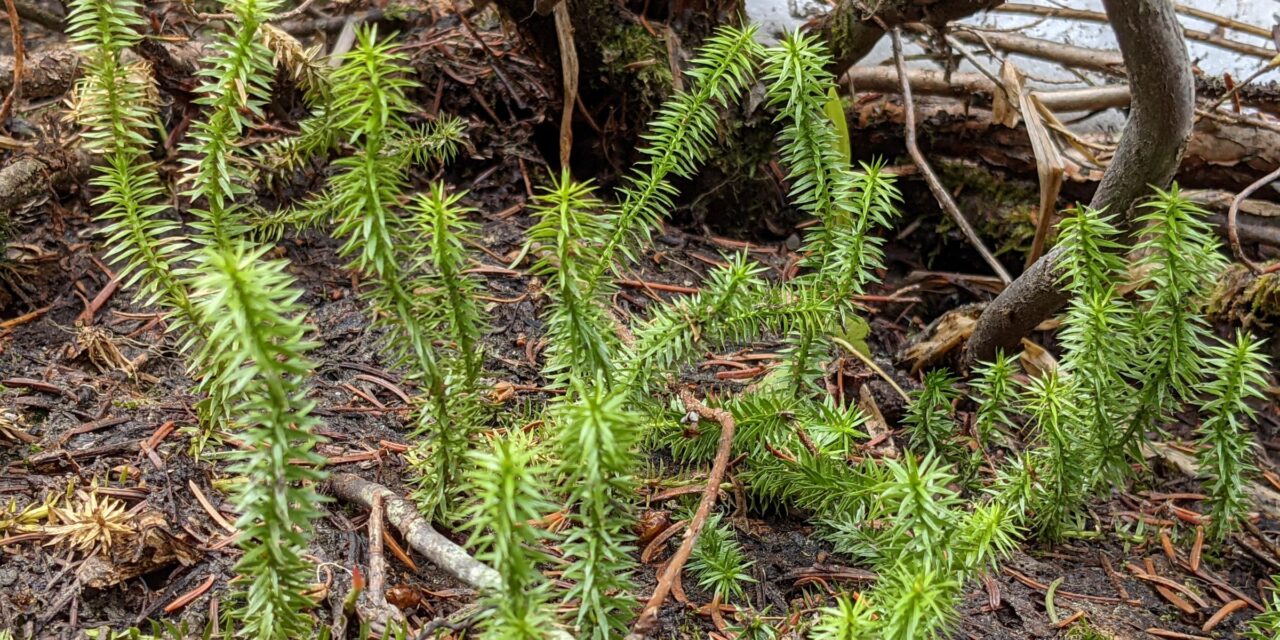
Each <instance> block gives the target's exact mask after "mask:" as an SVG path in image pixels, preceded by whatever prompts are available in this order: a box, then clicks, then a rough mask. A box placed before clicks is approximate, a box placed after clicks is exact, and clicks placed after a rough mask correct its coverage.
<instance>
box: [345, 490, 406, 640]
mask: <svg viewBox="0 0 1280 640" xmlns="http://www.w3.org/2000/svg"><path fill="white" fill-rule="evenodd" d="M384 498H385V496H383V495H382V494H381V493H375V494H373V501H372V503H371V504H370V505H369V581H368V583H367V584H366V586H365V589H364V591H363V592H362V593H361V594H360V596H359V599H358V600H357V601H356V612H357V613H359V614H360V618H361V619H362V620H364V621H365V622H367V623H369V624H370V625H371V626H372V627H373V629H374V631H375V632H378V633H381V632H383V631H385V630H386V628H387V622H388V621H392V620H394V621H396V622H399V623H403V622H404V614H403V613H401V612H400V609H397V608H396V607H393V606H391V605H390V604H389V603H388V602H387V557H386V555H385V554H383V552H382V543H383V534H384V533H385V532H384V531H383V529H382V512H383V501H384Z"/></svg>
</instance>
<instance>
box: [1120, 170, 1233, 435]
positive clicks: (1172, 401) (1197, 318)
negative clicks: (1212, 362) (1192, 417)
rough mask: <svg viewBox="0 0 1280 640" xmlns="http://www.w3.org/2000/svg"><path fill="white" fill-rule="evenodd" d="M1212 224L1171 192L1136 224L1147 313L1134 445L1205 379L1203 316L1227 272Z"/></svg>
mask: <svg viewBox="0 0 1280 640" xmlns="http://www.w3.org/2000/svg"><path fill="white" fill-rule="evenodd" d="M1207 217H1208V213H1206V212H1205V211H1204V210H1203V209H1201V208H1200V207H1198V206H1196V205H1195V204H1193V203H1192V202H1191V201H1190V200H1188V199H1187V198H1186V197H1185V196H1184V195H1183V194H1182V192H1181V191H1180V190H1179V189H1178V187H1177V185H1174V186H1173V187H1172V188H1170V189H1169V190H1168V191H1160V190H1156V194H1155V198H1153V199H1152V200H1151V202H1148V203H1146V204H1145V205H1143V213H1142V215H1140V216H1138V218H1137V220H1136V221H1135V224H1137V225H1140V227H1142V228H1143V229H1144V231H1145V235H1144V237H1143V239H1142V241H1141V242H1139V243H1138V246H1137V247H1135V248H1134V250H1135V253H1136V254H1137V255H1139V256H1140V257H1139V259H1138V260H1137V262H1136V263H1135V264H1134V270H1135V271H1136V272H1138V273H1140V274H1144V277H1143V279H1142V281H1141V283H1140V284H1142V285H1144V286H1143V288H1141V289H1140V290H1139V294H1138V295H1139V297H1140V299H1141V301H1142V303H1143V305H1144V307H1143V308H1142V310H1141V312H1140V313H1139V314H1138V318H1137V326H1136V329H1135V331H1136V333H1137V335H1138V336H1141V337H1142V338H1143V342H1142V343H1141V344H1140V345H1139V355H1138V360H1139V363H1138V365H1139V371H1140V372H1141V373H1140V374H1139V381H1138V387H1139V389H1140V393H1139V395H1138V399H1137V404H1138V406H1137V407H1136V409H1135V410H1134V413H1133V419H1132V421H1131V422H1130V425H1129V429H1128V430H1129V432H1130V436H1129V438H1130V440H1133V439H1135V438H1137V437H1138V436H1137V435H1134V434H1142V433H1145V432H1148V431H1152V430H1155V429H1158V428H1159V427H1160V426H1161V425H1162V424H1163V423H1164V421H1165V420H1167V419H1168V417H1169V416H1170V415H1171V414H1172V413H1173V412H1174V411H1176V410H1178V409H1179V408H1180V407H1181V406H1182V404H1183V403H1184V402H1186V401H1188V400H1190V399H1191V398H1192V397H1193V394H1194V392H1195V389H1196V386H1197V385H1198V384H1199V382H1200V380H1201V378H1202V376H1203V374H1204V371H1205V363H1204V351H1203V347H1204V345H1206V344H1209V340H1208V339H1209V332H1208V328H1207V325H1206V322H1205V320H1204V318H1203V317H1202V316H1201V315H1200V314H1199V309H1200V308H1201V305H1202V303H1203V300H1204V299H1205V298H1206V297H1207V296H1208V294H1209V292H1210V291H1212V289H1213V284H1214V281H1215V280H1216V279H1217V276H1218V274H1219V273H1221V272H1222V269H1223V267H1224V266H1225V260H1224V259H1223V257H1222V256H1221V254H1220V253H1219V252H1218V246H1219V244H1218V241H1217V240H1216V239H1215V238H1214V236H1213V230H1212V229H1211V227H1210V226H1209V223H1208V221H1207V220H1206V218H1207Z"/></svg>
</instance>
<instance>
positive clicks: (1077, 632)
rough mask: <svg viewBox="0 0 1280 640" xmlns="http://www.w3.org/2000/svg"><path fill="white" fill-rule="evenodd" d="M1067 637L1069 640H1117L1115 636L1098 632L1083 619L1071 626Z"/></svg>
mask: <svg viewBox="0 0 1280 640" xmlns="http://www.w3.org/2000/svg"><path fill="white" fill-rule="evenodd" d="M1066 637H1067V640H1114V638H1115V636H1111V635H1107V634H1105V633H1103V632H1101V631H1098V630H1097V629H1096V628H1094V626H1093V625H1091V624H1089V621H1088V620H1087V619H1081V620H1080V621H1079V622H1077V623H1075V624H1073V625H1071V629H1070V630H1069V631H1067V635H1066Z"/></svg>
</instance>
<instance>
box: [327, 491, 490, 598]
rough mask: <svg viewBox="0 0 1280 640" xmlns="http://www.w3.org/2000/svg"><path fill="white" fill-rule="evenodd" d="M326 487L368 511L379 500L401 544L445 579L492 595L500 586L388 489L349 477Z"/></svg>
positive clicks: (487, 570)
mask: <svg viewBox="0 0 1280 640" xmlns="http://www.w3.org/2000/svg"><path fill="white" fill-rule="evenodd" d="M329 487H330V489H331V490H332V491H333V494H334V495H335V496H337V497H339V498H342V499H343V500H346V501H348V502H354V503H356V504H359V505H361V506H363V507H365V508H372V506H373V500H374V496H380V497H381V498H382V500H383V503H384V506H385V510H386V516H387V519H388V520H390V521H391V523H392V524H394V525H395V526H396V528H397V529H399V530H400V533H401V535H403V536H404V539H405V542H407V543H409V546H411V547H413V548H414V549H415V550H417V551H418V553H421V554H422V555H424V556H426V557H427V558H428V559H429V560H431V561H432V562H434V563H435V564H436V566H438V567H440V568H441V569H444V570H445V571H446V572H447V573H448V574H449V575H451V576H453V577H455V578H457V579H458V580H461V581H462V582H464V583H466V584H468V585H470V586H472V587H474V588H476V589H479V590H481V591H492V590H494V589H496V588H498V586H499V585H501V584H502V576H500V575H498V572H497V571H494V570H493V569H491V568H490V567H488V566H486V565H485V564H484V563H482V562H480V561H479V560H476V559H475V558H472V557H471V556H470V555H469V554H468V553H467V552H466V550H465V549H463V548H462V547H460V546H458V545H456V544H454V543H453V541H452V540H449V539H448V538H446V537H444V536H442V535H440V533H438V532H437V531H436V530H435V529H433V528H432V527H431V525H430V523H428V522H427V521H426V519H424V518H423V517H422V516H421V515H418V509H417V507H415V506H413V505H412V504H410V503H409V502H408V501H407V500H405V499H404V498H401V497H400V496H398V495H396V494H395V493H393V492H392V491H391V490H390V489H388V488H386V487H384V486H382V485H380V484H377V483H374V482H370V481H368V480H365V479H364V478H361V477H360V476H357V475H354V474H350V473H335V474H333V475H332V476H331V477H330V481H329Z"/></svg>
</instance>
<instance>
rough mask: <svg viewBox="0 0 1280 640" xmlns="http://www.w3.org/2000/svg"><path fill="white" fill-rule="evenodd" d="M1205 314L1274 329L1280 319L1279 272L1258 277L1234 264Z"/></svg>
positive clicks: (1215, 292) (1223, 275)
mask: <svg viewBox="0 0 1280 640" xmlns="http://www.w3.org/2000/svg"><path fill="white" fill-rule="evenodd" d="M1206 313H1207V314H1208V315H1209V317H1210V318H1213V319H1217V320H1226V321H1229V322H1239V323H1240V324H1241V325H1243V326H1244V327H1245V328H1257V329H1263V330H1270V329H1272V328H1273V327H1274V326H1275V323H1276V321H1277V320H1280V273H1266V274H1262V275H1260V276H1255V275H1254V274H1253V272H1251V271H1249V269H1248V267H1246V266H1244V265H1243V264H1233V265H1231V266H1230V267H1229V268H1228V269H1227V270H1226V271H1224V272H1223V274H1222V277H1221V278H1219V279H1218V285H1217V286H1216V287H1215V288H1214V290H1213V294H1212V295H1211V296H1209V304H1208V308H1207V309H1206Z"/></svg>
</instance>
